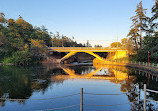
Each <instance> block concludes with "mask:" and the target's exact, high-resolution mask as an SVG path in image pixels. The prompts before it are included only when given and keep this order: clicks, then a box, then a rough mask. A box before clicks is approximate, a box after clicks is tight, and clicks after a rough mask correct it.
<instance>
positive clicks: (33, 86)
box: [0, 65, 158, 111]
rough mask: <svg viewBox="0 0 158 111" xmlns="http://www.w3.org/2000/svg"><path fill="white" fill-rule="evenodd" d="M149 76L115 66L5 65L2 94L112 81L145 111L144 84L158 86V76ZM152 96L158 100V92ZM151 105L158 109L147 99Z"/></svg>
mask: <svg viewBox="0 0 158 111" xmlns="http://www.w3.org/2000/svg"><path fill="white" fill-rule="evenodd" d="M148 75H151V74H149V73H146V72H142V71H136V70H135V69H128V68H126V67H121V66H112V65H103V66H99V65H95V66H63V65H62V66H61V65H44V66H33V67H15V66H1V67H0V97H1V98H11V99H19V98H20V99H29V98H30V97H31V96H32V95H34V93H35V92H41V93H42V94H43V95H44V94H45V93H47V90H48V88H49V87H50V86H52V85H54V84H55V85H57V84H62V83H64V81H65V80H71V79H73V80H75V79H95V80H96V79H97V80H109V81H110V82H111V83H115V84H118V85H120V91H121V92H125V93H127V94H126V96H127V97H128V100H129V102H131V104H130V106H131V109H130V110H131V111H136V110H143V100H142V98H141V97H143V95H142V94H143V84H145V83H148V88H150V89H154V90H157V89H158V82H157V77H156V76H153V75H152V76H148ZM85 85H86V84H85ZM52 90H53V89H52ZM100 90H102V89H100ZM118 90H119V89H118ZM40 96H42V95H40ZM39 98H40V97H39ZM148 98H150V99H154V100H158V95H157V94H155V93H148ZM14 101H17V102H18V103H19V104H25V100H12V102H14ZM5 103H6V100H3V99H1V100H0V105H1V106H2V107H5ZM6 107H7V106H6ZM147 108H148V109H149V110H156V107H155V104H154V103H151V102H147Z"/></svg>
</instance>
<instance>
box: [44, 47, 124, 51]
mask: <svg viewBox="0 0 158 111" xmlns="http://www.w3.org/2000/svg"><path fill="white" fill-rule="evenodd" d="M47 49H48V50H52V49H95V50H125V49H122V48H111V47H47Z"/></svg>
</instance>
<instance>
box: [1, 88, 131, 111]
mask: <svg viewBox="0 0 158 111" xmlns="http://www.w3.org/2000/svg"><path fill="white" fill-rule="evenodd" d="M84 94H85V95H93V96H109V95H110V96H119V95H123V94H126V93H119V94H96V93H89V92H83V88H81V89H80V93H75V94H71V95H65V96H60V97H54V98H42V99H9V98H0V100H11V101H12V100H28V101H41V100H50V99H61V98H66V97H70V96H76V95H80V104H73V105H70V106H64V107H59V108H52V109H44V110H43V109H41V110H35V111H53V110H62V109H68V108H72V107H77V106H80V111H84V110H83V106H119V105H125V104H130V102H128V103H119V104H85V103H83V99H84V98H83V97H84V96H83V95H84Z"/></svg>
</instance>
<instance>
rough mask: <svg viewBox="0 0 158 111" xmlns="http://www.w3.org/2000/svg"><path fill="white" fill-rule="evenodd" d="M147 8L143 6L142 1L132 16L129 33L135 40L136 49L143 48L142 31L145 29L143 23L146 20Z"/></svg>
mask: <svg viewBox="0 0 158 111" xmlns="http://www.w3.org/2000/svg"><path fill="white" fill-rule="evenodd" d="M145 11H146V9H144V8H143V6H142V1H141V2H140V3H139V4H138V5H137V9H136V10H135V12H136V15H135V16H133V17H131V18H130V19H131V20H132V23H133V24H132V26H131V30H130V32H129V34H128V35H127V36H130V37H131V38H132V40H134V41H135V46H136V49H138V48H141V46H142V31H143V28H142V27H143V23H144V21H146V18H147V17H146V15H145V14H146V12H145Z"/></svg>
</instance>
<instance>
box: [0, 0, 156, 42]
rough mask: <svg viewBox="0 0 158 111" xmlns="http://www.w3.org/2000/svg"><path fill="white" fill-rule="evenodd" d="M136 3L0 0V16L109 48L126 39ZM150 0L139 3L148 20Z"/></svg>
mask: <svg viewBox="0 0 158 111" xmlns="http://www.w3.org/2000/svg"><path fill="white" fill-rule="evenodd" d="M139 2H140V0H0V12H4V13H5V15H6V18H14V19H17V18H18V17H19V15H21V16H22V17H23V19H24V20H26V21H28V22H29V23H31V24H33V25H34V26H41V25H44V26H46V28H48V31H50V32H53V33H56V31H58V32H60V33H61V34H64V35H67V36H69V37H72V36H74V37H75V40H78V41H80V42H84V41H86V40H90V41H91V42H92V44H93V43H95V44H99V43H100V44H104V43H106V44H109V43H110V42H112V41H117V33H118V38H119V41H120V40H121V39H122V38H124V37H126V35H127V34H128V31H129V29H130V25H131V20H130V17H132V16H133V15H135V12H134V11H135V9H136V5H137V4H138V3H139ZM153 4H154V2H153V0H143V6H144V8H147V9H148V10H147V15H149V16H151V14H150V12H151V8H152V6H153Z"/></svg>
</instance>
